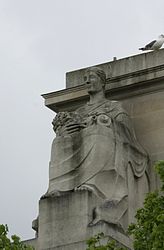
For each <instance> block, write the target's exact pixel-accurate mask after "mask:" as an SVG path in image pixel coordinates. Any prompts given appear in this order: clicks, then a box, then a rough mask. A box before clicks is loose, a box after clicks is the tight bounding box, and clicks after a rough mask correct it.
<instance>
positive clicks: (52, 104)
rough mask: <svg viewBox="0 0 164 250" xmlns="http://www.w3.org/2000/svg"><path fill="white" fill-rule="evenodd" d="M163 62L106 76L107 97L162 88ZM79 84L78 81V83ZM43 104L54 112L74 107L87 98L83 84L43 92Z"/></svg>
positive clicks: (137, 93)
mask: <svg viewBox="0 0 164 250" xmlns="http://www.w3.org/2000/svg"><path fill="white" fill-rule="evenodd" d="M163 81H164V64H162V65H158V66H155V67H151V68H147V69H143V70H139V71H135V72H131V73H127V74H123V75H120V76H116V77H112V78H107V86H106V95H107V98H109V99H115V100H122V99H126V98H130V97H132V96H135V95H141V94H145V93H151V92H154V91H160V90H162V89H164V82H163ZM79 84H80V83H79ZM42 97H43V98H44V99H45V106H46V107H48V108H50V109H51V110H53V111H55V112H59V111H64V110H66V109H67V110H72V109H76V108H77V107H78V106H80V105H82V104H84V103H85V102H86V100H87V98H88V94H87V91H86V89H85V85H84V84H82V85H77V86H75V87H70V88H66V89H64V90H60V91H56V92H51V93H47V94H43V95H42ZM69 106H70V108H69Z"/></svg>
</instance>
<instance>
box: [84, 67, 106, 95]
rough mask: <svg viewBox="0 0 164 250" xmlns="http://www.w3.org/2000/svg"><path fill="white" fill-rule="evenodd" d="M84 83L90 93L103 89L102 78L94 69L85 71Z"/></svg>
mask: <svg viewBox="0 0 164 250" xmlns="http://www.w3.org/2000/svg"><path fill="white" fill-rule="evenodd" d="M84 83H85V84H86V86H87V90H88V93H98V92H100V91H102V90H103V82H102V80H101V78H100V77H99V76H98V75H97V74H96V73H95V72H93V71H89V72H86V73H85V75H84Z"/></svg>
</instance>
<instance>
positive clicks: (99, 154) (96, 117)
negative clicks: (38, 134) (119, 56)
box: [45, 67, 148, 229]
mask: <svg viewBox="0 0 164 250" xmlns="http://www.w3.org/2000/svg"><path fill="white" fill-rule="evenodd" d="M84 81H85V84H86V88H87V91H88V94H89V97H90V99H89V102H88V103H87V104H85V105H84V106H83V107H80V108H78V109H77V110H75V111H74V112H60V113H58V114H57V116H56V117H55V119H54V120H53V127H54V131H55V133H56V138H55V139H54V141H53V144H52V152H51V160H50V166H49V189H48V192H47V194H46V195H45V197H48V196H53V195H61V194H62V193H65V192H67V191H76V190H83V189H87V190H90V191H92V192H93V193H94V194H95V195H97V196H98V197H99V198H100V199H101V200H102V203H101V205H100V206H99V207H97V208H96V211H95V213H96V214H97V215H96V217H95V218H94V220H93V221H92V222H91V224H95V223H97V222H98V221H100V220H103V221H106V222H108V223H112V224H117V225H120V226H121V227H122V228H124V229H125V228H126V226H125V224H126V223H124V221H125V217H126V216H128V215H127V211H128V207H129V202H131V203H133V204H131V206H134V207H135V206H136V204H135V202H136V201H134V200H137V199H138V200H140V201H137V202H142V199H143V196H144V194H145V193H146V192H148V178H147V175H146V168H147V166H148V156H147V153H146V152H145V151H144V149H143V148H142V147H141V145H140V144H139V143H138V141H137V139H136V137H135V134H134V130H133V128H132V125H131V122H130V119H129V116H128V114H127V113H126V111H125V110H124V109H123V108H122V106H121V103H120V102H117V101H110V100H108V99H106V98H105V84H106V75H105V73H104V71H103V70H101V69H99V68H97V67H92V68H89V69H88V70H86V72H85V75H84ZM142 194H143V195H142ZM137 195H138V196H137ZM131 200H133V201H131Z"/></svg>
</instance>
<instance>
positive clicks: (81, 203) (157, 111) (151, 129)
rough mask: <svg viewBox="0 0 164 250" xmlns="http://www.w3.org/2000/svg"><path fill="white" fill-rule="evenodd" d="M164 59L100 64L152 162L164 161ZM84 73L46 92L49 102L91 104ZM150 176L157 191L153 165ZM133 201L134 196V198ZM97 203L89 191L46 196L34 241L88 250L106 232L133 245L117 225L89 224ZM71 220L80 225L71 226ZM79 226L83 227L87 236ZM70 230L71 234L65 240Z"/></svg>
mask: <svg viewBox="0 0 164 250" xmlns="http://www.w3.org/2000/svg"><path fill="white" fill-rule="evenodd" d="M163 58H164V49H162V50H159V51H156V52H150V53H144V54H140V55H136V56H132V57H128V58H123V59H121V60H116V61H113V62H109V63H104V64H100V65H97V66H99V67H100V68H101V69H103V70H104V71H105V72H106V75H107V77H108V79H107V89H106V97H107V98H108V99H109V100H119V101H120V102H121V103H122V105H123V106H124V107H125V109H126V110H127V111H128V113H129V115H130V117H131V119H132V123H133V127H134V129H135V133H136V136H137V138H138V141H139V142H140V144H141V145H142V146H143V147H144V149H145V150H146V151H147V152H148V154H149V157H150V160H151V166H152V165H153V163H154V162H155V161H157V160H161V159H164V136H163V134H164V62H163ZM111 69H112V74H111ZM84 71H85V69H80V70H76V71H73V72H68V73H67V74H66V89H64V90H62V91H57V92H52V93H48V94H44V95H43V97H44V99H45V105H46V106H47V107H48V108H50V109H51V110H53V111H54V112H61V111H73V110H75V109H77V108H78V107H80V106H81V105H82V104H84V103H86V101H87V99H88V98H89V97H88V94H87V91H86V89H85V86H84V84H83V83H84V82H83V76H84ZM110 77H111V78H110ZM149 175H150V187H151V189H154V188H156V187H157V186H158V185H159V182H158V180H157V178H156V176H155V175H154V172H153V171H152V168H150V169H149ZM132 182H133V180H132V179H131V180H130V182H129V185H133V183H132ZM77 196H78V197H77ZM64 197H65V198H64ZM75 198H76V199H75ZM130 199H132V200H133V197H132V196H131V197H130ZM72 202H73V203H72ZM95 203H96V204H99V200H97V197H95V196H94V194H93V195H92V196H91V194H90V192H89V191H81V193H76V192H75V193H72V194H71V193H69V194H66V196H65V195H64V196H63V197H62V198H61V199H60V201H59V200H58V198H50V199H45V200H40V203H39V220H38V221H39V229H38V233H39V234H38V238H36V239H35V240H34V242H35V245H36V246H37V249H38V250H46V249H47V250H48V249H49V250H50V249H51V250H56V249H62V250H69V249H77V250H85V239H87V238H88V237H90V236H91V235H93V234H95V233H98V232H101V231H104V232H105V233H106V235H109V236H110V237H111V238H114V239H116V240H118V241H120V243H121V244H123V245H125V246H127V247H129V248H131V241H130V240H129V239H128V238H127V237H126V236H125V235H124V234H122V232H119V231H118V230H116V228H115V227H114V226H112V227H111V226H109V227H108V226H107V225H106V224H105V223H100V224H99V225H96V227H94V229H93V228H90V229H89V228H88V227H87V225H88V222H89V221H90V219H91V217H92V216H93V214H92V213H91V210H92V209H93V207H94V206H95ZM129 204H131V206H133V205H134V204H133V202H130V203H129ZM79 216H80V217H79ZM92 219H93V218H92ZM81 222H82V225H81V227H80V223H81ZM71 223H73V224H74V225H76V226H75V227H74V225H72V226H71V225H70V224H71ZM78 225H79V228H78ZM71 227H72V232H71V231H70V228H71ZM76 228H77V230H76ZM79 230H80V231H81V230H82V234H80V231H79ZM64 234H65V235H66V237H65V239H62V235H64Z"/></svg>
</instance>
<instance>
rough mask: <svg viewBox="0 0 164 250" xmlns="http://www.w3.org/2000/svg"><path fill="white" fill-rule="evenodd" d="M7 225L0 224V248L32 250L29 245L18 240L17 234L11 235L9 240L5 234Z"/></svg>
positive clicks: (6, 249)
mask: <svg viewBox="0 0 164 250" xmlns="http://www.w3.org/2000/svg"><path fill="white" fill-rule="evenodd" d="M7 234H8V226H7V225H3V224H2V225H0V249H2V250H25V249H26V250H34V248H33V247H31V246H26V245H25V244H23V243H22V242H21V241H20V238H19V237H18V236H17V235H12V236H11V240H10V239H9V238H8V236H7Z"/></svg>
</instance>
